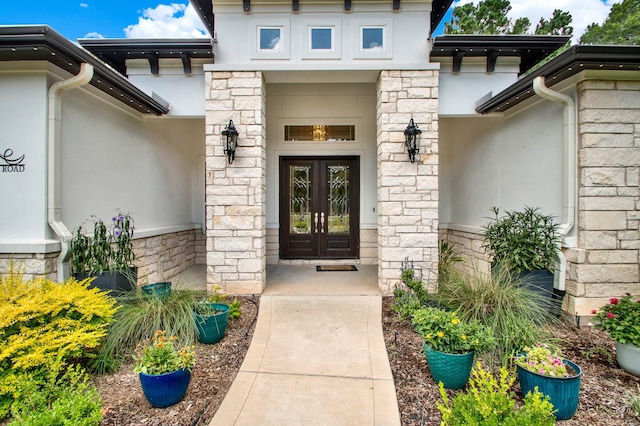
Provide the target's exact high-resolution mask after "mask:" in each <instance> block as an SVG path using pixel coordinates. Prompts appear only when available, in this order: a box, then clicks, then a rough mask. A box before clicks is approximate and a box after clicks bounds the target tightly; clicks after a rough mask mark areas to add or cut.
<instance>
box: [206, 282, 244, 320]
mask: <svg viewBox="0 0 640 426" xmlns="http://www.w3.org/2000/svg"><path fill="white" fill-rule="evenodd" d="M220 290H222V287H220V286H218V285H216V286H213V293H212V294H211V295H210V296H209V302H211V303H224V304H226V305H229V318H230V319H235V318H240V314H241V312H240V301H239V300H238V298H237V297H234V298H233V302H231V303H229V301H228V300H227V299H228V297H229V296H228V295H227V294H225V293H222V292H220Z"/></svg>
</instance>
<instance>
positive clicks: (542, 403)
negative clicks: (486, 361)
mask: <svg viewBox="0 0 640 426" xmlns="http://www.w3.org/2000/svg"><path fill="white" fill-rule="evenodd" d="M515 380H516V378H515V377H514V376H512V375H511V374H510V373H509V371H508V370H507V368H506V367H504V366H503V367H502V368H501V369H500V377H499V378H498V379H496V378H495V377H494V376H493V375H492V374H491V372H489V371H485V370H484V369H483V368H482V365H481V364H480V362H478V363H477V365H476V367H475V368H474V369H473V370H472V372H471V378H470V379H469V390H468V391H467V392H460V393H458V394H456V395H455V396H454V397H453V400H450V399H449V397H448V395H447V392H446V391H445V389H444V386H443V384H442V382H440V384H439V387H440V396H441V398H442V401H443V402H442V403H440V402H436V407H437V408H438V410H439V411H440V413H441V414H442V422H441V423H440V424H441V425H442V426H456V425H496V426H497V425H501V426H502V425H505V426H545V425H553V424H555V417H554V416H553V405H552V404H551V403H550V402H549V397H545V396H544V395H543V394H541V393H540V392H538V390H537V388H536V390H535V392H529V393H527V395H525V397H524V403H523V405H522V406H521V407H519V408H517V409H516V396H515V393H514V392H513V390H511V389H512V387H513V384H514V382H515Z"/></svg>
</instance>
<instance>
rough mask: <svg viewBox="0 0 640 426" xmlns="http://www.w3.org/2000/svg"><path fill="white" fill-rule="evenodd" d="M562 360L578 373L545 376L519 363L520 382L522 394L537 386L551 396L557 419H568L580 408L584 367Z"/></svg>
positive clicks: (541, 391) (540, 390)
mask: <svg viewBox="0 0 640 426" xmlns="http://www.w3.org/2000/svg"><path fill="white" fill-rule="evenodd" d="M562 362H563V363H564V364H565V365H566V366H567V367H569V368H571V369H573V371H575V373H576V375H575V376H572V377H549V376H543V375H541V374H538V373H534V372H533V371H529V370H526V369H524V368H522V367H520V366H519V365H518V366H517V369H518V381H519V382H520V388H521V389H522V395H526V394H527V393H529V392H533V390H534V388H535V387H536V386H537V387H538V391H539V392H540V393H543V394H544V395H547V396H549V400H550V402H551V403H552V404H553V409H554V410H556V412H555V416H556V419H558V420H567V419H570V418H571V417H573V415H574V414H575V412H576V410H577V409H578V399H579V396H580V377H581V376H582V369H581V368H580V367H579V366H578V365H576V364H574V363H573V362H571V361H569V360H566V359H564V360H562Z"/></svg>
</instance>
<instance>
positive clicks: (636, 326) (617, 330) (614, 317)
mask: <svg viewBox="0 0 640 426" xmlns="http://www.w3.org/2000/svg"><path fill="white" fill-rule="evenodd" d="M591 313H592V314H595V319H596V320H597V323H596V327H597V328H599V329H601V330H605V331H606V332H607V333H609V336H610V337H611V338H612V339H613V340H615V342H616V360H617V361H618V364H619V365H620V367H622V369H623V370H624V371H626V372H628V373H631V374H633V375H634V376H638V377H640V300H633V298H632V297H631V294H629V293H627V294H626V295H625V296H624V297H622V298H621V299H618V298H615V297H614V298H612V299H611V300H609V303H608V304H607V305H605V306H603V307H602V308H600V311H599V312H598V311H595V310H594V311H592V312H591Z"/></svg>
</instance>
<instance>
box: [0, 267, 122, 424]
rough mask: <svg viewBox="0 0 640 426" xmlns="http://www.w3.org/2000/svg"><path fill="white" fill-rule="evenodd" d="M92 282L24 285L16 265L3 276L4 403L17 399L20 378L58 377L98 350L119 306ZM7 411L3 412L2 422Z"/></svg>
mask: <svg viewBox="0 0 640 426" xmlns="http://www.w3.org/2000/svg"><path fill="white" fill-rule="evenodd" d="M89 282H90V280H83V281H80V282H78V281H76V280H75V279H73V278H70V279H69V280H67V281H65V282H63V283H55V282H52V281H50V280H48V279H45V278H36V279H34V280H27V281H25V280H24V273H22V272H21V271H19V270H17V269H16V267H15V266H14V265H13V263H12V264H11V265H10V269H9V273H7V274H5V275H0V400H3V399H4V400H5V402H6V400H7V399H6V398H7V397H9V398H10V399H13V398H15V397H16V395H15V394H13V395H8V394H12V393H13V392H12V390H15V389H16V386H15V382H16V380H18V378H19V377H29V375H31V374H38V372H40V371H59V370H60V369H61V368H63V366H64V365H65V363H67V362H68V361H70V360H72V359H73V358H77V357H81V356H83V355H86V353H87V350H88V349H91V348H95V347H96V346H98V345H99V344H100V340H101V338H102V337H103V336H104V335H105V334H106V332H107V326H108V324H109V322H110V321H111V318H112V316H113V314H114V313H115V311H116V307H115V300H114V299H113V298H111V297H109V296H108V295H107V294H106V293H104V292H101V291H100V290H98V289H89V288H88V286H89ZM23 373H24V374H23ZM0 405H2V404H0ZM5 408H6V407H5ZM3 411H4V410H3V408H2V407H1V406H0V418H1V417H3V415H6V412H5V413H4V414H3Z"/></svg>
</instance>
